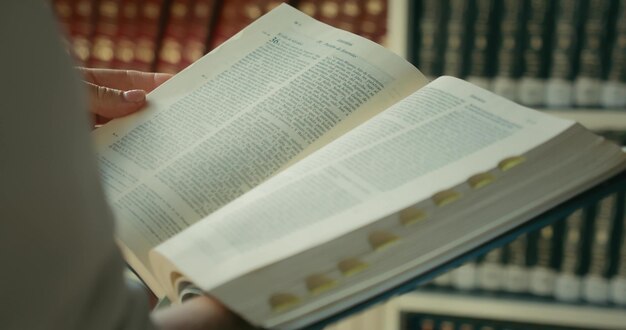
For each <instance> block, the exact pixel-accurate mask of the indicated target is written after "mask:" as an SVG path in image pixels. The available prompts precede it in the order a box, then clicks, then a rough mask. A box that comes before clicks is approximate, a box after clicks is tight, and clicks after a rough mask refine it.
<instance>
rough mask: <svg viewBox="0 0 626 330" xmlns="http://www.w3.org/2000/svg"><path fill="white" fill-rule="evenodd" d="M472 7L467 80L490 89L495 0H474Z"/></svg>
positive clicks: (493, 47) (494, 34)
mask: <svg viewBox="0 0 626 330" xmlns="http://www.w3.org/2000/svg"><path fill="white" fill-rule="evenodd" d="M473 7H474V15H472V16H473V24H472V26H473V27H472V38H471V45H470V53H469V58H470V61H469V63H468V65H469V71H468V74H467V81H469V82H471V83H473V84H475V85H477V86H480V87H482V88H484V89H490V88H491V79H492V78H493V69H494V67H493V59H494V51H495V41H496V40H495V37H496V33H495V32H496V26H495V24H496V22H497V20H496V18H497V17H496V10H495V0H476V2H475V3H474V6H473Z"/></svg>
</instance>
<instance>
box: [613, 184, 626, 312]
mask: <svg viewBox="0 0 626 330" xmlns="http://www.w3.org/2000/svg"><path fill="white" fill-rule="evenodd" d="M615 213H616V214H615V225H614V227H613V233H614V235H613V237H612V244H611V251H615V252H613V254H612V260H614V262H613V263H612V267H613V270H612V271H611V280H610V281H609V300H610V301H611V302H612V303H614V304H616V305H621V306H626V189H624V190H622V191H620V192H619V193H618V194H617V206H616V208H615Z"/></svg>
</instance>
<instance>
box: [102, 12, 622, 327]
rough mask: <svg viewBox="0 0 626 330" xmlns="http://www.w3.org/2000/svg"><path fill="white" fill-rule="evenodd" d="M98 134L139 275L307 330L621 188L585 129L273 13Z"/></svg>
mask: <svg viewBox="0 0 626 330" xmlns="http://www.w3.org/2000/svg"><path fill="white" fill-rule="evenodd" d="M148 100H149V103H150V105H149V107H148V108H147V109H146V110H145V111H142V112H140V113H137V114H134V115H132V116H130V117H127V118H123V119H120V120H115V121H113V122H111V123H109V124H107V125H106V126H104V127H102V128H100V129H98V130H97V131H96V132H95V133H94V136H95V140H96V144H97V154H98V159H99V163H100V167H101V172H102V177H103V182H104V185H105V189H106V192H107V196H108V198H109V199H110V203H111V205H112V207H113V209H114V212H115V214H116V217H117V218H118V223H117V235H118V239H119V243H120V245H121V246H122V249H123V251H124V253H125V256H126V257H127V260H128V263H129V264H130V265H131V266H132V267H133V269H134V270H135V271H136V272H137V273H138V274H139V275H140V277H141V278H142V279H143V280H144V281H145V282H146V283H147V285H148V286H149V287H150V288H151V289H152V290H153V291H154V292H155V293H157V294H158V295H161V296H162V295H167V296H168V297H170V299H172V300H177V299H179V298H180V295H181V292H184V291H185V288H188V287H189V286H190V285H193V286H195V287H197V288H200V289H201V290H203V291H204V292H207V293H208V294H210V295H212V296H214V297H216V298H218V299H219V300H220V301H221V302H223V303H224V304H225V305H226V306H228V307H229V308H231V309H232V310H233V311H235V312H236V313H238V314H240V315H241V316H242V317H243V318H245V319H247V320H248V321H250V322H251V323H253V324H255V325H260V326H263V327H269V328H297V327H301V326H304V325H307V324H311V323H313V322H316V321H318V320H320V319H323V318H324V317H327V316H328V315H331V314H332V313H335V312H336V311H339V310H342V309H345V308H346V307H348V306H351V305H353V304H356V303H358V302H361V301H364V300H366V299H368V298H369V297H372V296H374V295H376V294H379V293H381V292H384V291H385V290H387V289H389V288H391V287H393V286H394V285H397V284H398V283H402V282H403V281H406V280H407V279H410V278H412V277H415V276H417V275H419V274H422V273H424V272H427V271H428V270H429V269H432V268H433V267H435V266H437V265H441V264H442V263H445V262H447V261H449V260H451V259H453V258H454V257H455V256H458V255H460V254H462V253H463V252H465V251H468V250H470V249H472V248H475V247H476V246H479V245H481V244H483V243H485V242H487V241H489V240H491V239H493V238H494V237H496V236H498V235H500V234H502V233H504V232H506V231H507V230H510V229H512V228H515V227H516V226H519V225H521V224H523V223H524V222H525V221H528V219H530V218H532V217H533V216H535V215H537V214H539V213H541V212H543V211H545V210H547V209H549V208H551V207H553V206H554V205H556V204H557V203H559V202H561V201H564V200H566V199H568V198H570V197H572V196H574V195H576V194H578V193H580V192H582V191H584V190H585V189H587V188H589V187H591V186H592V185H594V184H596V183H598V182H600V181H602V180H605V179H607V178H609V177H611V176H612V175H614V174H616V173H618V172H620V171H622V170H623V169H624V168H625V167H626V157H625V156H624V154H623V152H621V150H620V149H619V147H618V146H616V145H614V144H612V143H609V142H607V141H605V140H604V139H603V138H601V137H598V136H596V135H594V134H592V133H590V132H588V131H587V130H585V129H584V128H583V127H581V126H580V125H578V124H576V123H574V122H571V121H567V120H560V119H555V118H552V117H550V116H547V115H544V114H541V113H539V112H536V111H533V110H530V109H527V108H524V107H522V106H519V105H516V104H514V103H512V102H510V101H507V100H505V99H503V98H501V97H498V96H496V95H494V94H492V93H490V92H488V91H485V90H483V89H481V88H478V87H476V86H473V85H471V84H469V83H467V82H464V81H462V80H458V79H455V78H451V77H443V78H439V79H437V80H435V81H433V82H431V83H427V81H426V79H425V78H424V77H423V76H422V75H421V74H420V73H419V71H418V70H417V69H415V68H414V67H413V66H411V65H410V64H409V63H407V62H406V61H404V60H403V59H402V58H400V57H398V56H396V55H394V54H392V53H391V52H389V51H387V50H385V49H384V48H382V47H381V46H379V45H376V44H374V43H372V42H370V41H367V40H365V39H363V38H361V37H358V36H356V35H353V34H351V33H348V32H344V31H341V30H337V29H334V28H332V27H329V26H327V25H325V24H322V23H320V22H317V21H315V20H314V19H312V18H310V17H308V16H306V15H304V14H302V13H300V12H298V11H297V10H295V9H293V8H291V7H289V6H287V5H281V6H279V7H278V8H276V9H275V10H273V11H272V12H270V13H269V14H267V15H266V16H263V17H262V18H260V19H259V20H257V21H256V22H255V23H254V24H252V25H250V26H249V27H247V28H246V29H245V30H243V31H242V32H240V33H239V34H238V35H236V36H235V37H233V38H232V39H231V40H229V41H228V42H226V43H225V44H223V45H222V46H221V47H219V48H218V49H216V50H214V51H213V52H211V53H210V54H208V55H206V56H205V57H203V58H202V59H201V60H199V61H198V62H196V63H194V64H193V65H191V66H190V67H189V68H187V69H186V70H184V71H183V72H181V73H180V74H178V75H176V76H175V77H173V78H172V79H170V80H169V81H168V82H166V83H165V84H164V85H162V86H161V87H159V88H157V89H156V90H155V91H154V92H152V93H151V94H150V95H149V96H148Z"/></svg>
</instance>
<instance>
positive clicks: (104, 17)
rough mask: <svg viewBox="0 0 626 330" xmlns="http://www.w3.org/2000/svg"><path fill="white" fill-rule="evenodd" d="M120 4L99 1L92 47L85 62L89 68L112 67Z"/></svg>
mask: <svg viewBox="0 0 626 330" xmlns="http://www.w3.org/2000/svg"><path fill="white" fill-rule="evenodd" d="M120 2H121V1H120V0H100V2H99V3H98V6H97V12H96V24H95V31H94V35H93V39H92V40H93V45H92V49H91V53H90V56H89V59H88V61H87V66H89V67H94V68H110V67H112V64H113V58H114V55H115V45H114V41H115V39H116V37H117V32H118V29H119V22H118V21H119V19H120V16H121V15H120V12H121V10H120Z"/></svg>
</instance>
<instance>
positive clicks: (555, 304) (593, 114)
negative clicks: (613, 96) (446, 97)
mask: <svg viewBox="0 0 626 330" xmlns="http://www.w3.org/2000/svg"><path fill="white" fill-rule="evenodd" d="M413 1H415V0H394V1H390V2H389V8H388V15H389V17H388V22H389V23H388V31H389V35H388V38H387V40H388V44H387V45H386V46H387V47H388V48H389V49H391V50H393V51H394V52H395V53H397V54H398V55H400V56H403V57H404V58H407V59H411V49H410V47H411V43H410V41H409V38H410V34H411V33H410V31H409V26H410V24H415V21H414V19H412V18H411V17H409V15H410V13H411V10H410V6H411V5H413V4H414V3H412V2H413ZM417 2H419V0H417ZM503 2H505V1H503ZM579 2H585V3H586V4H587V5H588V2H589V1H579ZM617 2H619V1H613V5H615V3H617ZM572 3H573V2H572ZM622 3H626V2H624V1H622ZM418 67H419V64H418ZM518 101H519V100H518ZM531 107H532V106H531ZM539 110H542V111H545V112H547V113H549V114H551V115H555V116H558V117H561V118H566V119H571V120H574V121H577V122H579V123H581V124H582V125H583V126H586V127H587V128H589V129H591V130H593V131H596V132H599V133H601V134H602V133H606V132H611V133H613V134H615V133H616V132H617V134H619V136H621V138H620V141H621V143H626V138H625V137H626V134H625V132H626V108H603V107H600V106H566V107H555V108H539ZM612 137H613V136H612ZM623 194H624V192H622V193H621V195H620V196H621V197H619V198H618V200H617V202H615V201H614V203H615V204H613V205H611V206H609V208H610V210H609V211H606V210H604V211H602V208H603V206H602V205H601V204H602V203H603V202H606V201H604V200H603V201H602V202H600V203H599V204H597V205H586V206H585V207H583V208H581V210H579V211H577V213H576V214H575V215H570V216H569V217H568V218H567V219H564V220H562V221H560V222H559V223H557V224H555V225H553V226H551V227H550V228H544V229H542V231H540V232H536V233H531V234H529V235H528V236H527V237H524V239H523V245H522V247H521V249H523V252H521V253H520V252H519V251H518V252H517V257H518V258H519V255H521V257H522V258H523V259H522V260H521V261H519V260H515V258H516V252H515V250H516V249H517V250H519V249H520V247H519V244H521V243H520V241H521V240H520V239H518V240H517V241H514V242H513V243H511V244H509V245H507V246H505V247H504V248H502V249H499V250H501V251H495V250H494V251H492V253H489V254H487V255H485V256H483V257H481V258H479V259H478V260H476V261H474V262H471V263H468V264H466V265H464V266H461V267H459V268H457V269H455V270H453V271H451V272H449V273H447V274H444V275H442V276H440V277H439V278H437V279H435V280H434V281H433V282H432V283H431V284H429V285H426V286H424V287H422V288H420V289H418V290H416V291H415V292H413V293H410V294H407V295H403V296H399V297H396V298H394V299H392V300H390V301H388V302H386V303H384V304H381V305H379V306H375V307H373V308H370V309H368V310H366V311H364V312H362V313H360V314H358V315H355V316H354V317H352V318H350V319H348V320H344V321H340V322H338V323H337V324H335V325H332V326H330V327H329V328H328V329H330V330H352V329H364V330H368V329H467V330H470V329H623V328H624V327H625V326H624V325H625V324H626V313H624V306H625V304H626V301H624V302H622V301H621V300H620V299H617V298H616V297H613V298H611V296H616V295H618V294H619V292H620V291H621V290H620V289H619V285H614V286H611V284H610V283H609V282H607V281H606V280H604V279H600V280H599V281H600V282H602V283H603V284H601V285H600V288H598V287H594V285H595V284H593V282H594V281H595V280H597V279H598V278H594V279H592V280H589V279H588V278H589V277H590V275H589V273H591V272H592V271H593V269H594V267H596V268H597V269H601V270H600V271H599V272H600V273H603V274H604V275H606V274H607V272H605V271H606V270H608V269H609V268H610V270H609V271H608V273H611V272H613V273H615V271H616V269H617V268H619V267H624V266H623V265H622V266H619V264H623V263H624V261H626V259H620V257H618V254H619V252H618V251H617V250H618V249H620V247H621V249H623V250H626V249H624V245H625V244H624V241H625V240H624V236H625V235H624V233H626V232H625V231H623V226H624V222H625V221H624V220H626V213H625V212H624V209H626V200H624V199H623ZM620 198H621V199H620ZM603 212H604V213H603ZM573 217H578V220H576V219H573ZM570 218H572V219H570ZM609 218H610V219H609ZM607 221H608V222H610V223H612V226H613V227H611V228H610V229H608V228H606V226H608V225H606V224H607V223H608V222H607ZM573 223H578V224H579V226H577V227H576V226H573ZM601 223H604V226H605V228H602V226H601V225H600V224H601ZM602 231H604V233H603V232H602ZM586 233H587V234H586ZM604 235H612V236H611V237H612V238H611V239H609V238H607V240H609V241H611V243H609V242H608V241H604V242H600V243H598V242H599V241H602V240H603V239H604V238H606V237H604ZM531 236H532V237H531ZM572 237H575V238H576V240H577V242H578V243H577V244H573V245H572V244H571V242H570V241H571V239H572ZM603 237H604V238H603ZM568 242H569V243H568ZM604 243H606V244H605V245H603V244H604ZM514 244H518V246H517V247H514ZM529 246H534V248H532V247H531V248H529ZM599 246H603V247H602V248H599ZM529 249H530V250H533V249H534V250H533V251H532V252H528V251H530V250H529ZM599 249H603V250H602V251H600V250H599ZM555 251H556V252H555ZM599 251H600V252H599ZM620 251H621V250H620ZM494 252H498V253H494ZM529 253H531V254H533V253H534V256H532V257H530V259H533V260H528V258H529ZM566 253H569V255H570V257H567V256H566ZM546 254H547V255H546ZM599 254H600V255H599ZM555 255H558V257H556V258H555V257H554V256H555ZM564 258H569V259H568V261H565V260H564ZM572 258H573V261H572ZM605 258H608V259H606V260H605ZM555 259H556V260H555ZM616 259H619V261H618V260H616ZM598 260H600V261H598ZM516 263H521V266H520V265H517V264H516ZM564 263H569V266H565V265H564ZM526 265H529V266H526ZM511 268H515V269H514V270H515V271H516V273H515V276H517V277H516V278H514V279H515V280H517V282H518V283H513V284H515V285H512V284H511V283H507V282H506V278H505V277H506V276H509V277H510V278H511V276H512V275H511V273H510V272H509V273H507V271H510V269H511ZM565 268H570V269H572V270H573V273H571V274H570V273H568V274H564V273H559V269H561V270H562V271H563V270H564V269H565ZM597 269H596V271H597ZM520 274H521V275H520ZM481 276H482V277H483V278H482V280H481ZM533 277H534V281H535V284H531V283H528V282H529V281H533ZM485 278H486V279H487V280H485ZM586 278H587V279H586ZM541 280H543V281H544V282H541ZM481 281H482V282H483V283H481ZM619 281H620V280H615V282H619ZM509 282H510V281H509ZM520 282H526V283H522V284H520ZM585 282H586V283H585ZM596 284H597V283H596ZM533 285H534V287H532V286H533ZM604 285H606V287H605V286H604ZM567 290H573V291H575V292H574V293H572V292H568V291H567ZM594 290H597V291H594ZM598 292H601V294H599V295H595V294H597V293H598ZM616 292H617V293H616Z"/></svg>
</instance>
